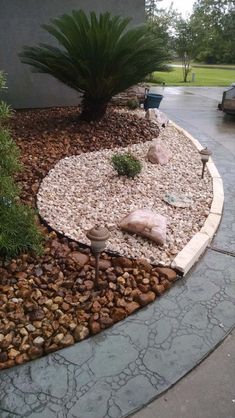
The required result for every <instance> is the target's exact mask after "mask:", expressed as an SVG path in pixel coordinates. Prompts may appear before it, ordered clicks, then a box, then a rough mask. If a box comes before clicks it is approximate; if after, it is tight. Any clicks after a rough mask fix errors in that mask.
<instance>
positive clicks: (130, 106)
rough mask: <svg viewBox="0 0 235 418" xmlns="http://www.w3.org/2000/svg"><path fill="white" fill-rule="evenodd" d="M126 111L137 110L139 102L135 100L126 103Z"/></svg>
mask: <svg viewBox="0 0 235 418" xmlns="http://www.w3.org/2000/svg"><path fill="white" fill-rule="evenodd" d="M126 105H127V107H128V109H130V110H134V109H138V107H139V102H138V100H137V99H130V100H128V101H127V103H126Z"/></svg>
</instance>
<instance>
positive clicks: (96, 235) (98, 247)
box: [86, 226, 109, 289]
mask: <svg viewBox="0 0 235 418" xmlns="http://www.w3.org/2000/svg"><path fill="white" fill-rule="evenodd" d="M86 236H87V238H88V239H89V240H90V241H91V251H92V253H93V254H94V256H95V283H94V284H95V288H96V289H97V288H98V279H99V259H100V254H101V253H102V251H104V249H105V247H106V241H107V239H108V238H109V231H108V230H107V228H103V227H100V226H98V227H94V228H91V229H90V230H89V231H88V232H87V234H86Z"/></svg>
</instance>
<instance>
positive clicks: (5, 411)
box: [0, 152, 235, 418]
mask: <svg viewBox="0 0 235 418" xmlns="http://www.w3.org/2000/svg"><path fill="white" fill-rule="evenodd" d="M225 155H228V153H227V152H226V154H225ZM229 158H230V157H229V156H228V159H229ZM230 174H231V173H230ZM228 221H229V220H228ZM225 266H226V269H225ZM234 269H235V258H234V257H230V256H229V255H226V254H221V253H220V252H216V251H212V250H211V249H207V251H206V253H205V255H204V257H203V258H201V260H200V263H198V264H197V265H196V266H194V268H193V269H192V270H191V272H190V276H189V277H187V276H186V277H185V278H182V279H181V280H179V281H177V282H176V283H175V285H174V286H173V287H172V288H171V289H170V290H169V291H168V292H167V293H166V294H165V296H164V297H163V298H160V299H159V300H158V301H156V302H154V303H153V304H151V305H148V306H147V307H146V308H144V309H142V310H140V311H139V312H137V313H136V314H134V315H132V316H131V317H128V318H127V319H125V320H124V321H122V322H119V323H118V324H116V325H114V326H113V327H112V328H111V329H109V330H107V331H104V332H103V333H102V334H99V335H97V336H95V337H92V338H90V339H88V340H85V341H83V342H81V343H79V344H76V345H74V346H72V347H70V348H67V349H63V350H61V351H59V352H56V353H53V354H50V355H48V356H46V357H43V358H40V359H38V360H35V361H32V362H30V363H26V364H24V365H22V366H16V367H14V368H12V369H9V370H6V371H3V372H1V375H0V376H1V380H0V398H1V399H2V401H1V406H0V410H1V417H2V418H9V417H10V416H14V417H17V416H21V417H25V416H29V417H32V418H38V417H41V416H47V418H54V417H62V416H63V417H66V418H72V417H76V416H80V417H81V418H120V417H125V416H128V415H129V414H131V413H133V412H135V411H136V410H138V409H140V408H142V407H143V406H144V405H146V404H147V403H149V402H150V401H152V400H153V399H154V398H156V397H157V396H159V395H160V394H161V393H162V392H164V391H165V390H167V389H169V388H170V387H171V386H172V385H173V384H175V383H176V382H177V381H178V380H179V379H180V378H182V377H183V376H184V375H185V374H187V373H188V372H189V371H190V370H192V368H193V367H195V366H196V365H197V364H198V363H199V362H200V361H202V360H203V359H204V358H205V357H206V356H207V355H208V354H209V353H210V352H211V351H212V350H213V349H215V348H216V346H217V345H218V344H219V343H220V342H221V341H222V340H223V339H224V338H225V337H226V335H227V334H228V332H230V330H231V329H232V328H233V325H234V302H235V294H234V275H233V272H234Z"/></svg>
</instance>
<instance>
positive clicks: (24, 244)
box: [0, 72, 42, 258]
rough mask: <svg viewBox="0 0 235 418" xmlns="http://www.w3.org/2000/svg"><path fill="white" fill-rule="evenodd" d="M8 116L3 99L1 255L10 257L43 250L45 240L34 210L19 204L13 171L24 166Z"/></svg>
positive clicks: (0, 132)
mask: <svg viewBox="0 0 235 418" xmlns="http://www.w3.org/2000/svg"><path fill="white" fill-rule="evenodd" d="M3 87H5V78H4V76H3V73H1V72H0V89H1V88H3ZM1 115H4V116H2V117H1ZM9 116H10V108H9V106H7V105H6V104H5V103H4V102H0V255H1V256H4V257H7V258H9V257H14V256H16V255H17V254H19V253H20V252H22V251H25V250H33V251H36V252H40V251H41V243H42V236H41V234H40V233H39V232H38V229H37V227H36V224H35V213H34V211H33V210H32V209H30V208H29V207H27V206H24V205H22V204H20V203H19V197H18V195H19V188H18V187H17V185H16V183H15V181H14V174H16V173H17V172H18V171H19V170H20V169H21V165H20V163H19V150H18V148H17V146H16V144H15V143H14V141H13V140H12V138H11V135H10V132H9V130H8V129H7V127H6V125H5V122H6V120H7V118H8V117H9Z"/></svg>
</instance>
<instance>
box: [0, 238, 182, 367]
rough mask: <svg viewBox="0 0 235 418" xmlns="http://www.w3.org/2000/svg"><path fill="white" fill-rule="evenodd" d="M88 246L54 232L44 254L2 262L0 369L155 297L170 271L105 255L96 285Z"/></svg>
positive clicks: (97, 328)
mask: <svg viewBox="0 0 235 418" xmlns="http://www.w3.org/2000/svg"><path fill="white" fill-rule="evenodd" d="M94 265H95V262H94V257H93V256H92V255H91V254H90V250H89V249H86V250H81V248H80V247H79V245H78V244H77V243H75V242H73V241H69V240H67V239H66V238H62V239H61V238H58V236H57V235H56V233H54V232H52V233H50V234H49V235H47V241H46V245H45V251H44V255H43V256H42V257H32V256H30V255H28V254H24V255H22V256H21V257H19V258H17V259H15V260H12V261H11V262H10V263H2V267H0V278H1V279H0V324H1V327H0V369H4V368H7V367H11V366H14V365H16V364H22V363H24V362H26V361H29V360H32V359H35V358H37V357H39V356H42V355H44V354H47V353H51V352H53V351H55V350H58V349H60V348H63V347H67V346H69V345H71V344H74V343H75V342H76V341H81V340H83V339H84V338H87V337H89V336H90V335H94V334H97V333H99V332H100V331H102V330H104V329H105V328H108V327H110V326H111V325H113V324H114V323H115V322H118V321H120V320H122V319H124V318H125V317H126V316H127V315H130V314H132V313H133V312H135V311H136V310H137V309H139V308H140V307H143V306H146V305H147V304H148V303H150V302H153V301H154V300H155V298H156V297H158V296H160V295H161V294H162V293H163V292H164V291H165V290H167V289H169V288H170V287H171V285H172V283H173V282H174V281H175V280H176V278H177V276H176V273H175V272H174V270H171V269H164V268H163V269H162V268H156V267H153V266H151V265H150V264H149V263H147V262H146V260H136V261H135V262H133V261H132V260H130V259H128V258H123V257H121V258H116V257H110V256H108V255H106V254H103V256H102V258H101V260H100V276H99V290H98V291H97V290H95V289H94V275H95V268H94Z"/></svg>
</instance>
